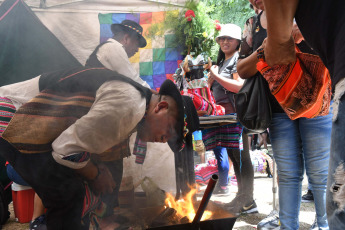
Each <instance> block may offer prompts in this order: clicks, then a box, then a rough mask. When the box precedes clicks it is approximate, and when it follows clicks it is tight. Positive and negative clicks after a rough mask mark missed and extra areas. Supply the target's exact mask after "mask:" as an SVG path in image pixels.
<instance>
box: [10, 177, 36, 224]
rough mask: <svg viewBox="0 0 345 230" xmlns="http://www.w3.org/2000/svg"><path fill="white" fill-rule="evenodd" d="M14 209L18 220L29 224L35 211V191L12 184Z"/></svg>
mask: <svg viewBox="0 0 345 230" xmlns="http://www.w3.org/2000/svg"><path fill="white" fill-rule="evenodd" d="M11 187H12V200H13V209H14V214H15V217H16V219H17V220H18V221H19V222H20V223H28V222H30V221H31V219H32V214H33V211H34V197H35V191H34V190H33V189H32V188H31V187H28V186H23V185H19V184H16V183H14V182H13V183H12V186H11Z"/></svg>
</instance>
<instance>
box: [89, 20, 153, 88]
mask: <svg viewBox="0 0 345 230" xmlns="http://www.w3.org/2000/svg"><path fill="white" fill-rule="evenodd" d="M111 31H112V32H113V34H114V36H113V37H112V38H109V39H108V40H107V41H106V42H104V43H101V44H99V45H98V46H97V47H96V48H95V50H94V51H93V53H92V54H91V55H90V57H89V58H88V60H87V61H86V63H85V66H90V67H106V68H108V69H110V70H113V71H116V72H118V73H120V74H122V75H124V76H126V77H129V78H131V79H133V80H134V81H136V82H138V83H139V84H141V85H143V86H145V87H148V88H150V86H149V85H148V84H147V82H146V81H144V80H142V79H141V78H140V77H139V74H138V73H137V71H136V70H135V69H134V68H133V66H132V64H131V63H130V61H129V58H130V57H132V56H133V55H134V54H135V53H136V52H138V49H139V48H143V47H145V46H146V44H147V43H146V40H145V38H144V37H143V35H142V33H143V28H142V27H141V26H140V25H139V24H138V23H136V22H134V21H131V20H124V21H123V22H121V23H120V24H112V25H111Z"/></svg>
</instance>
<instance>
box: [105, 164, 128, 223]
mask: <svg viewBox="0 0 345 230" xmlns="http://www.w3.org/2000/svg"><path fill="white" fill-rule="evenodd" d="M103 163H104V164H105V165H106V166H107V167H108V169H109V171H110V173H111V175H112V176H113V179H114V181H115V183H116V187H115V189H114V190H113V192H112V193H109V194H104V195H102V201H103V202H104V203H105V204H106V205H107V210H106V213H105V215H104V216H110V215H112V214H113V213H114V208H115V207H117V206H119V190H120V185H121V181H122V175H123V159H120V160H115V161H109V162H103Z"/></svg>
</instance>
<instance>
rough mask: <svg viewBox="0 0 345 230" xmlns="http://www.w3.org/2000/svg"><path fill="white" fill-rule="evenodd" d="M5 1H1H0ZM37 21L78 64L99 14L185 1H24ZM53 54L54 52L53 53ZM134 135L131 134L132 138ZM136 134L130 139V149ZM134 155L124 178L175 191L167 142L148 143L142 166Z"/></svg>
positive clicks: (96, 33) (96, 35)
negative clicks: (146, 179)
mask: <svg viewBox="0 0 345 230" xmlns="http://www.w3.org/2000/svg"><path fill="white" fill-rule="evenodd" d="M2 2H4V1H0V4H1V3H2ZM24 2H25V3H26V4H27V5H28V6H29V7H30V8H31V10H32V11H33V12H34V13H35V14H36V16H37V17H38V18H39V19H40V21H41V22H42V23H43V24H44V25H45V26H46V27H47V28H48V30H49V31H51V32H52V33H53V34H54V35H55V36H56V37H57V38H58V39H59V40H60V42H61V43H62V44H63V45H64V46H65V47H66V48H67V50H68V51H69V52H70V53H71V54H72V55H73V56H74V57H75V58H76V59H77V60H78V61H79V62H80V63H81V64H85V61H86V59H87V58H88V56H89V55H90V54H91V53H92V51H93V49H94V48H95V47H96V46H97V45H98V44H99V41H100V24H99V19H98V14H99V13H123V12H126V13H131V12H133V13H138V12H139V13H142V12H158V11H165V10H172V9H176V8H181V7H182V6H183V5H184V2H185V0H126V1H123V0H122V1H119V0H25V1H24ZM52 55H54V54H53V53H52ZM133 136H134V137H133ZM134 140H135V135H132V138H131V149H133V143H134ZM134 161H135V156H131V157H130V158H127V159H125V160H124V177H126V176H128V175H133V179H134V184H136V183H137V182H138V181H139V180H140V179H142V178H143V177H145V176H148V177H151V178H152V179H153V181H154V182H156V183H157V184H158V185H159V187H160V188H162V189H164V190H165V191H168V192H172V193H175V191H176V183H175V182H176V180H175V164H174V154H173V152H172V151H171V150H170V147H169V146H168V144H159V143H149V144H148V151H147V154H146V159H145V162H144V164H143V165H138V164H136V163H135V162H134Z"/></svg>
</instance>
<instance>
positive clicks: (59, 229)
mask: <svg viewBox="0 0 345 230" xmlns="http://www.w3.org/2000/svg"><path fill="white" fill-rule="evenodd" d="M0 155H1V156H3V157H4V158H5V159H6V160H7V161H8V162H9V163H10V164H11V165H12V166H13V168H14V169H15V170H16V171H17V172H18V174H19V175H20V176H21V177H22V178H23V179H24V180H25V181H26V182H27V183H28V184H29V185H30V186H31V187H32V188H33V189H34V190H35V192H36V193H37V194H38V195H39V197H40V198H41V199H42V202H43V204H44V206H45V207H46V208H47V227H48V230H66V229H67V230H69V229H71V230H79V229H85V228H86V229H88V225H89V223H85V224H86V225H87V226H82V224H81V215H82V209H83V201H84V197H85V186H84V181H83V180H82V178H81V177H80V176H79V175H78V174H77V173H75V171H74V170H73V169H70V168H67V167H65V166H63V165H60V164H58V163H56V161H55V160H54V159H53V157H52V155H51V154H48V153H45V154H22V153H20V152H19V151H18V150H16V149H15V148H14V147H13V146H12V145H11V144H9V143H8V142H7V141H5V140H4V139H2V138H0Z"/></svg>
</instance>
